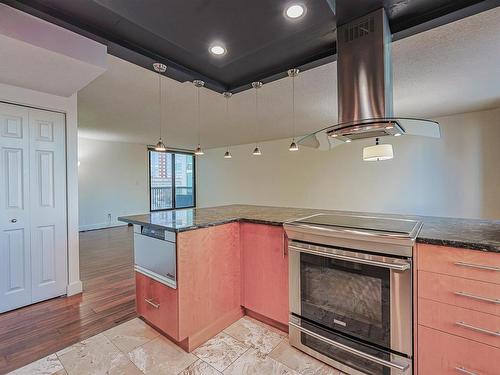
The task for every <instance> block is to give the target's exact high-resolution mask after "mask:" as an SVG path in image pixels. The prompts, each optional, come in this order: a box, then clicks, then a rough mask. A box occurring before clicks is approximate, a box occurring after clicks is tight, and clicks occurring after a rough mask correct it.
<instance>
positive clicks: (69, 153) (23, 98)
mask: <svg viewBox="0 0 500 375" xmlns="http://www.w3.org/2000/svg"><path fill="white" fill-rule="evenodd" d="M0 101H4V102H7V103H13V104H20V105H26V106H31V107H35V108H41V109H47V110H52V111H58V112H64V113H65V114H66V179H67V210H68V288H67V290H68V295H73V294H76V293H80V292H81V291H82V282H81V281H80V260H79V243H78V167H77V162H78V157H77V154H78V150H77V148H78V144H77V143H78V141H77V138H78V136H77V95H76V94H74V95H72V96H70V97H62V96H56V95H51V94H46V93H42V92H38V91H33V90H29V89H25V88H21V87H16V86H10V85H5V84H1V83H0Z"/></svg>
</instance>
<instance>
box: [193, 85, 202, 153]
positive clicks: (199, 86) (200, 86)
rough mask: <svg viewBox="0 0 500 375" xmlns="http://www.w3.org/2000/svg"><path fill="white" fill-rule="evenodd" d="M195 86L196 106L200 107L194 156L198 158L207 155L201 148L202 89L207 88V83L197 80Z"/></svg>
mask: <svg viewBox="0 0 500 375" xmlns="http://www.w3.org/2000/svg"><path fill="white" fill-rule="evenodd" d="M193 84H194V85H195V86H196V90H197V91H196V105H197V107H198V146H196V150H194V154H195V155H197V156H201V155H204V154H205V153H204V152H203V149H202V148H201V130H200V122H201V117H200V88H202V87H203V86H205V82H203V81H201V80H199V79H195V80H194V81H193Z"/></svg>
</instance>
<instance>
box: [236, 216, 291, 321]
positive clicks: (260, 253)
mask: <svg viewBox="0 0 500 375" xmlns="http://www.w3.org/2000/svg"><path fill="white" fill-rule="evenodd" d="M240 236H241V250H242V269H243V274H242V283H243V284H242V304H243V306H244V307H245V308H246V309H248V310H251V311H253V312H255V313H258V314H260V315H263V316H265V317H267V318H270V319H273V320H275V321H277V322H279V323H283V324H286V325H288V254H287V241H286V238H285V233H284V230H283V227H281V226H272V225H261V224H252V223H242V224H241V226H240Z"/></svg>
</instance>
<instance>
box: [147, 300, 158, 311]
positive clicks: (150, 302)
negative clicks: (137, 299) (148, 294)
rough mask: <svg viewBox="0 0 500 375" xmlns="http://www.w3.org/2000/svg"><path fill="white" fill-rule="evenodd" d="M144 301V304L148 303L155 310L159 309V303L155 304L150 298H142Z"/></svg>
mask: <svg viewBox="0 0 500 375" xmlns="http://www.w3.org/2000/svg"><path fill="white" fill-rule="evenodd" d="M144 301H145V302H146V303H148V304H149V305H151V306H153V307H154V308H155V309H159V308H160V304H159V303H155V302H154V301H153V299H152V298H151V299H148V298H144Z"/></svg>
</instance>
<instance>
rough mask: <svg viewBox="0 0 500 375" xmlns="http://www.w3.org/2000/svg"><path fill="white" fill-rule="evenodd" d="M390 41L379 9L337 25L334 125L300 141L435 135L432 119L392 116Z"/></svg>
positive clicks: (323, 144)
mask: <svg viewBox="0 0 500 375" xmlns="http://www.w3.org/2000/svg"><path fill="white" fill-rule="evenodd" d="M391 39H392V36H391V31H390V29H389V22H388V20H387V16H386V14H385V10H384V9H383V8H381V9H379V10H376V11H374V12H372V13H370V14H368V15H366V16H364V17H361V18H358V19H356V20H354V21H352V22H350V23H348V24H345V25H342V26H339V27H338V29H337V85H338V108H339V123H338V124H337V125H333V126H329V127H327V128H324V129H321V130H319V131H316V132H314V133H312V134H309V135H307V136H305V137H303V138H302V139H300V140H299V143H300V144H303V145H305V146H311V147H316V148H321V149H330V148H332V147H335V146H336V145H338V144H341V143H344V142H350V141H352V140H356V139H365V138H379V137H383V136H390V135H393V136H394V135H419V136H427V137H434V138H439V137H440V131H439V124H438V123H437V122H435V121H431V120H424V119H418V118H400V117H395V116H394V115H393V108H392V64H391Z"/></svg>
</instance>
